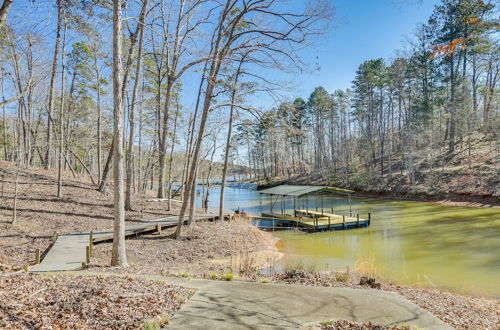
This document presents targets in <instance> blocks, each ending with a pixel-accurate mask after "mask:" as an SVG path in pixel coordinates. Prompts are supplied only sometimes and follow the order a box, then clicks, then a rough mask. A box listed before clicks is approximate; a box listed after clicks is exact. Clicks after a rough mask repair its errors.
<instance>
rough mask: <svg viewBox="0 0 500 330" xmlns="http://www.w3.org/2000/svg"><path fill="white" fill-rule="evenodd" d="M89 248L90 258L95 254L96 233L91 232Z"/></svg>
mask: <svg viewBox="0 0 500 330" xmlns="http://www.w3.org/2000/svg"><path fill="white" fill-rule="evenodd" d="M89 248H90V256H91V257H92V255H93V254H94V232H93V231H91V232H90V237H89Z"/></svg>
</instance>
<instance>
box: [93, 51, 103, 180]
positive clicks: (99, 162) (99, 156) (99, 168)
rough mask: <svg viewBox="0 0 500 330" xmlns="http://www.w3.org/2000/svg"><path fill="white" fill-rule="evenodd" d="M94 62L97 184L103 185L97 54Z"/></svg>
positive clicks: (99, 80) (99, 82)
mask: <svg viewBox="0 0 500 330" xmlns="http://www.w3.org/2000/svg"><path fill="white" fill-rule="evenodd" d="M96 53H97V51H96ZM94 61H95V71H96V88H97V182H98V183H99V184H101V172H102V137H101V117H102V114H101V75H100V71H99V68H98V67H97V54H95V58H94Z"/></svg>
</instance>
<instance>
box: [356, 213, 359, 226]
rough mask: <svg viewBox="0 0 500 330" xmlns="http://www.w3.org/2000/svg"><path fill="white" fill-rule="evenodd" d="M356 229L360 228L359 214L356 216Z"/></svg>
mask: <svg viewBox="0 0 500 330" xmlns="http://www.w3.org/2000/svg"><path fill="white" fill-rule="evenodd" d="M356 228H359V214H356Z"/></svg>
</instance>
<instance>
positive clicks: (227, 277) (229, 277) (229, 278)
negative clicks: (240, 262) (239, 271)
mask: <svg viewBox="0 0 500 330" xmlns="http://www.w3.org/2000/svg"><path fill="white" fill-rule="evenodd" d="M220 279H221V280H224V281H232V280H233V279H234V274H233V273H227V274H223V275H221V276H220Z"/></svg>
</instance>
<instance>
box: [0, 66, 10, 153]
mask: <svg viewBox="0 0 500 330" xmlns="http://www.w3.org/2000/svg"><path fill="white" fill-rule="evenodd" d="M1 73H2V101H5V81H4V69H3V68H2V71H1ZM2 114H3V117H2V123H3V159H4V160H8V159H9V158H8V155H7V120H6V119H5V104H4V105H2Z"/></svg>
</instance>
